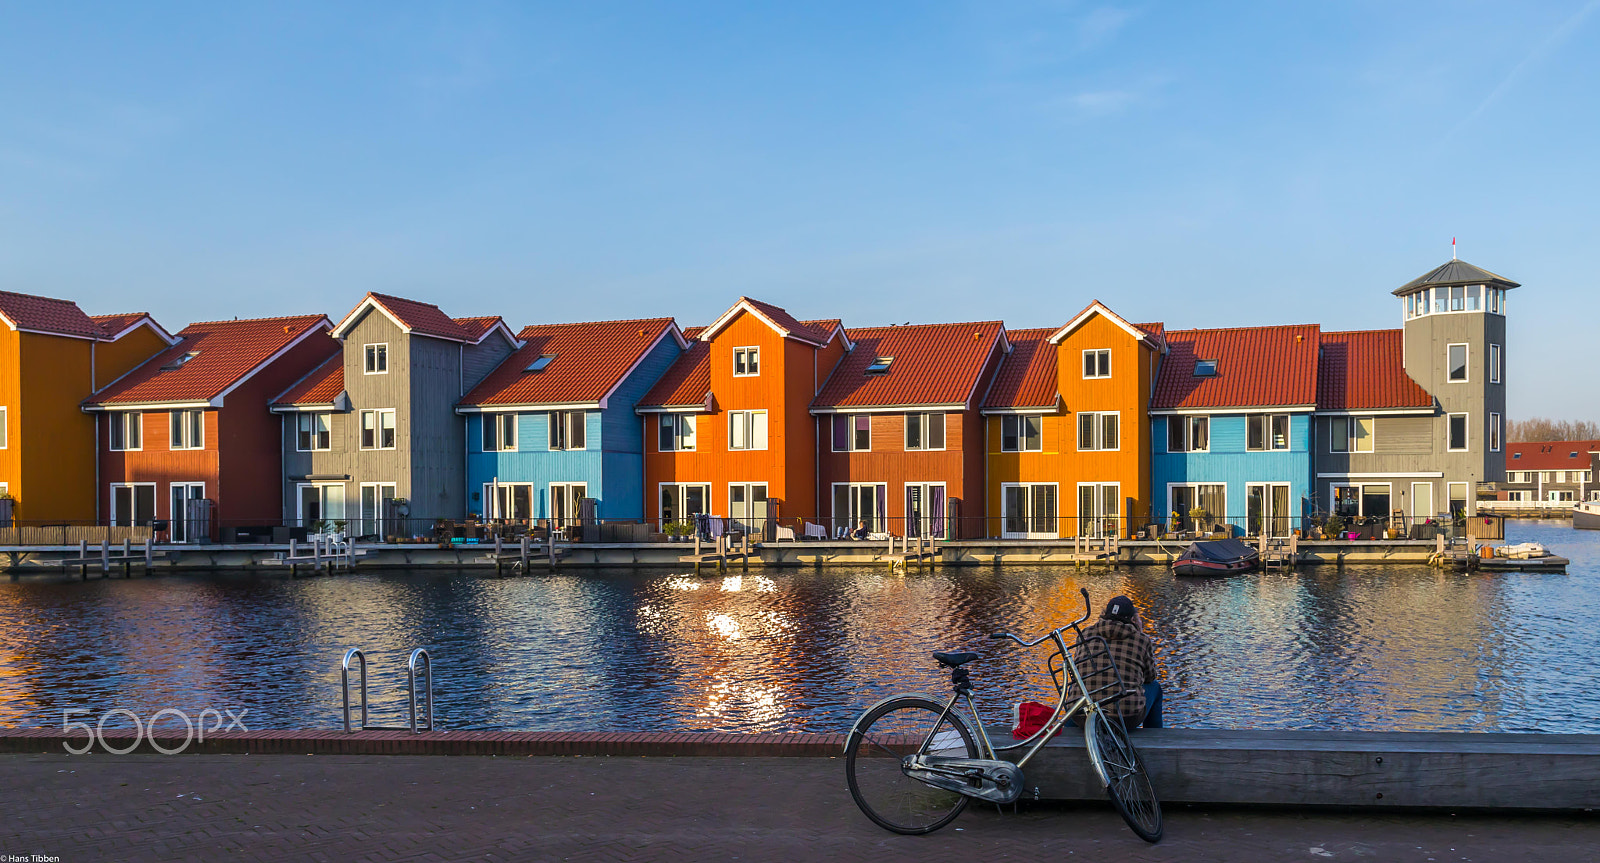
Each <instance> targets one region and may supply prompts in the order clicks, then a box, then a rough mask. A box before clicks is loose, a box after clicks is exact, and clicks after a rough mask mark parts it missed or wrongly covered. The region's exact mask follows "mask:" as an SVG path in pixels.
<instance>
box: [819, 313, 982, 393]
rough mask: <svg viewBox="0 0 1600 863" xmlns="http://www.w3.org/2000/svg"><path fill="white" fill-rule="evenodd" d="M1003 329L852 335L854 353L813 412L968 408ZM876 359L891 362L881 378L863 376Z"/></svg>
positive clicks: (919, 328) (867, 330) (972, 326)
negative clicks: (916, 406) (889, 359)
mask: <svg viewBox="0 0 1600 863" xmlns="http://www.w3.org/2000/svg"><path fill="white" fill-rule="evenodd" d="M1004 329H1005V325H1004V324H1002V323H1001V322H999V321H983V322H981V323H967V324H919V325H915V326H902V327H863V328H860V329H853V330H850V331H849V336H850V340H851V341H853V342H855V346H856V347H855V350H853V351H851V352H850V353H849V354H848V355H847V356H845V358H844V359H843V360H841V361H840V362H839V365H838V366H837V367H836V368H835V369H834V370H833V374H832V375H829V377H828V380H827V382H826V383H824V384H823V386H822V392H821V393H819V394H818V395H817V397H816V399H815V400H814V401H812V403H811V406H812V407H814V408H832V407H891V406H900V405H905V406H908V407H909V406H914V405H958V404H966V401H967V399H968V398H969V397H970V396H971V395H972V393H973V389H974V387H975V386H977V384H978V376H979V375H981V374H983V369H984V366H985V365H986V364H987V363H988V360H989V355H990V353H991V352H993V350H994V346H995V340H996V339H997V338H998V337H999V336H1000V333H1001V332H1003V331H1004ZM878 357H894V362H893V363H891V364H890V365H889V370H888V371H887V372H885V373H883V374H877V375H869V374H867V373H866V368H867V366H869V365H872V364H873V363H874V362H875V361H876V360H877V358H878ZM982 394H983V393H982V390H979V391H978V395H979V397H982Z"/></svg>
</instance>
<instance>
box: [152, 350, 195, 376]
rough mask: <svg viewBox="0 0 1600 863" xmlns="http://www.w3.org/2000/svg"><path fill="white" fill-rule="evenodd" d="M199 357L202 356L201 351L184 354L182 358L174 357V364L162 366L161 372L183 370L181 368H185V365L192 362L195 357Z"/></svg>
mask: <svg viewBox="0 0 1600 863" xmlns="http://www.w3.org/2000/svg"><path fill="white" fill-rule="evenodd" d="M198 356H200V352H199V351H190V352H188V353H186V354H182V355H180V356H177V357H174V358H173V360H172V362H170V363H167V364H166V365H164V366H162V367H161V370H162V371H164V372H170V371H172V370H173V369H181V368H183V366H184V364H186V363H188V362H189V361H190V360H192V359H194V358H195V357H198Z"/></svg>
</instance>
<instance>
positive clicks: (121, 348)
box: [94, 325, 168, 389]
mask: <svg viewBox="0 0 1600 863" xmlns="http://www.w3.org/2000/svg"><path fill="white" fill-rule="evenodd" d="M167 347H168V345H167V343H166V341H165V340H164V339H162V338H161V337H160V336H158V335H156V331H155V330H152V329H150V327H148V326H142V325H141V326H140V327H138V328H137V329H135V330H134V331H133V332H131V333H128V334H127V335H125V336H123V337H122V338H120V339H117V340H116V341H114V342H101V343H99V344H97V345H95V346H94V386H95V388H96V389H98V388H100V387H103V386H105V385H106V384H109V383H111V382H112V381H114V380H116V379H117V378H120V377H122V376H123V375H125V374H127V373H128V372H131V371H133V370H134V368H136V367H137V366H138V365H139V364H140V363H142V362H144V361H145V360H148V359H150V358H151V357H153V356H155V355H156V354H158V353H160V352H162V351H164V350H166V349H167Z"/></svg>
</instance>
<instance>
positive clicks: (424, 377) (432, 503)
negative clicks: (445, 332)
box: [396, 336, 467, 519]
mask: <svg viewBox="0 0 1600 863" xmlns="http://www.w3.org/2000/svg"><path fill="white" fill-rule="evenodd" d="M461 353H462V351H461V346H460V345H458V344H456V343H454V342H446V341H440V340H439V339H430V338H425V337H420V336H413V337H412V338H411V340H410V357H411V374H410V383H411V395H410V410H409V411H408V412H407V413H408V415H409V416H408V421H407V422H405V423H399V422H397V423H396V434H397V435H398V436H399V438H400V439H401V440H403V441H405V445H406V446H407V448H408V450H409V456H410V467H411V482H410V485H411V494H410V498H411V517H412V518H413V519H435V518H464V517H465V516H466V514H467V502H466V498H465V491H466V483H467V468H466V455H465V454H466V431H465V429H464V427H463V422H462V418H461V415H460V414H458V413H456V411H455V406H456V400H457V399H459V398H460V397H461V392H460V388H461Z"/></svg>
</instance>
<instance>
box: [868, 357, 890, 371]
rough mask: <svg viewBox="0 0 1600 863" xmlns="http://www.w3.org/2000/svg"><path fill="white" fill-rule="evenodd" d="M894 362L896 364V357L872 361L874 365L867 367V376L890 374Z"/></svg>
mask: <svg viewBox="0 0 1600 863" xmlns="http://www.w3.org/2000/svg"><path fill="white" fill-rule="evenodd" d="M893 362H894V357H878V358H877V359H875V360H873V361H872V365H870V366H867V374H869V375H883V374H888V373H889V364H890V363H893Z"/></svg>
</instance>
